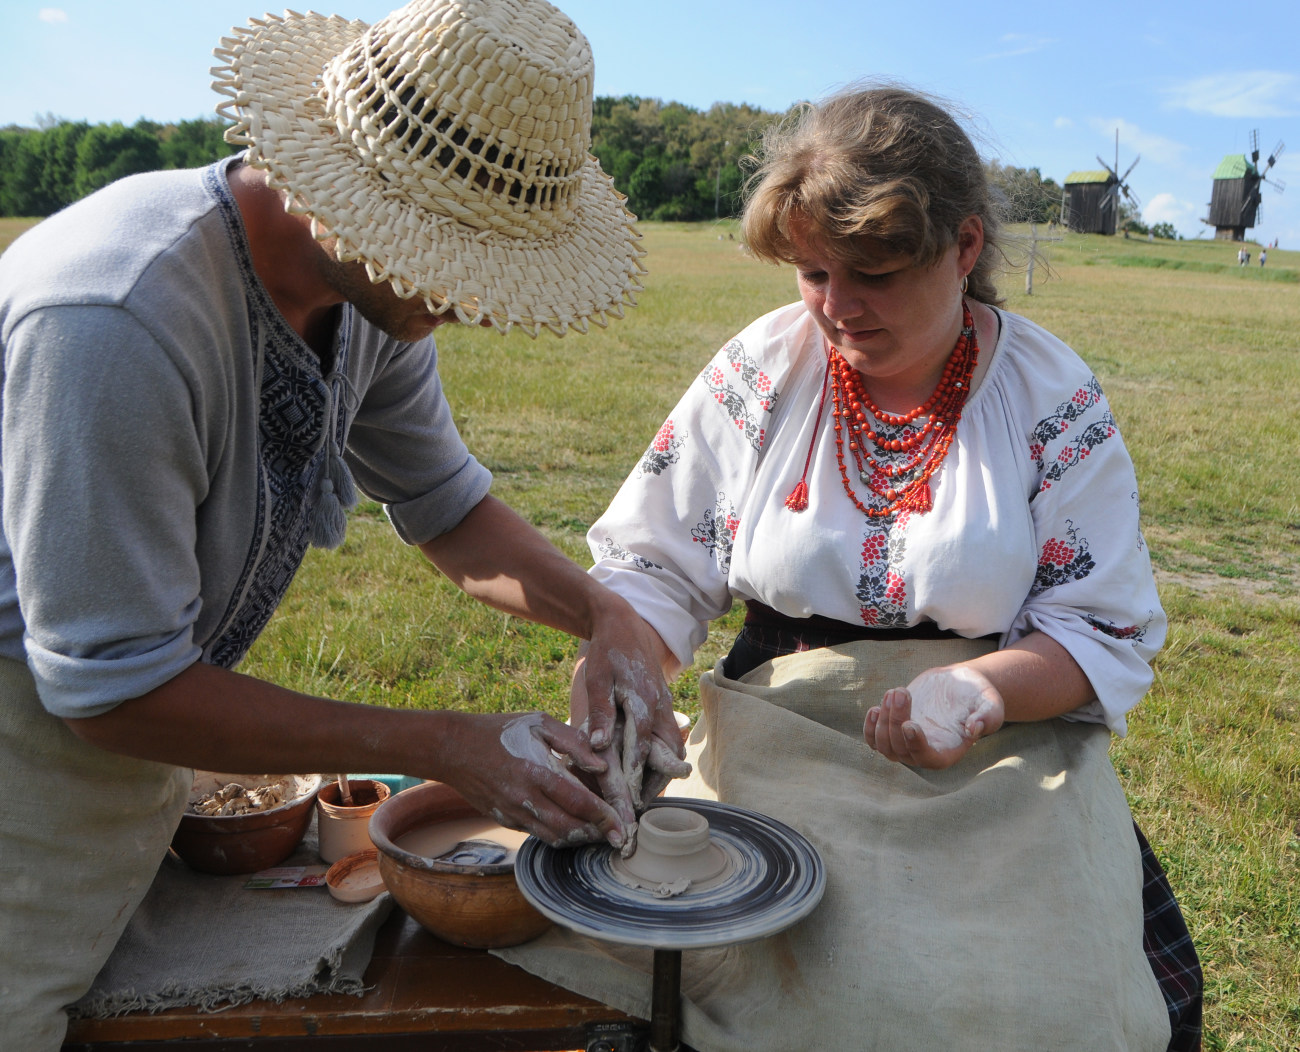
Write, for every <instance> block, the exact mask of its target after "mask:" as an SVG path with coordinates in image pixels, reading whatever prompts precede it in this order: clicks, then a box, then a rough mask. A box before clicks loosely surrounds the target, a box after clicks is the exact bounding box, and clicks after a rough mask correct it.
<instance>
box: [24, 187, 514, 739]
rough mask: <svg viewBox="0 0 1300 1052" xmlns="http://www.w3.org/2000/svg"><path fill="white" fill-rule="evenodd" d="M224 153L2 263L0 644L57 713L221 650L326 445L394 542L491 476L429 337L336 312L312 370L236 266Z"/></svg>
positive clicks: (460, 514) (240, 642) (273, 580)
mask: <svg viewBox="0 0 1300 1052" xmlns="http://www.w3.org/2000/svg"><path fill="white" fill-rule="evenodd" d="M228 164H229V162H221V163H219V164H217V165H214V166H212V167H210V168H207V169H202V170H197V171H183V172H157V173H150V174H147V175H141V176H133V177H131V178H128V179H124V180H121V181H120V182H118V183H115V184H113V185H111V186H109V187H107V188H105V189H104V190H101V191H100V192H99V193H97V194H94V195H92V196H91V197H89V198H86V199H85V200H83V201H81V202H78V203H77V204H75V205H73V206H71V207H70V208H68V209H66V210H64V211H63V212H61V213H59V214H58V215H55V216H52V217H51V218H49V219H47V220H45V221H44V222H42V223H40V224H39V225H38V226H37V227H35V228H34V229H33V230H31V231H29V232H28V233H27V234H25V235H24V236H23V237H21V238H19V239H18V240H17V241H16V242H15V243H14V244H13V245H12V246H11V247H10V248H9V249H8V251H6V252H5V253H4V255H3V256H0V351H2V352H3V368H4V373H3V384H4V387H3V431H2V432H0V458H2V469H3V471H2V474H0V487H2V490H3V516H4V517H3V523H4V534H3V538H2V539H0V656H4V657H10V658H15V659H17V660H26V661H27V663H28V665H29V666H30V668H31V670H32V673H33V675H34V676H35V678H36V682H37V687H38V689H39V691H40V696H41V699H42V702H43V703H44V705H45V706H46V708H48V709H49V710H50V711H51V712H53V713H55V714H56V715H60V716H92V715H96V714H98V713H101V712H104V711H106V710H107V709H109V708H111V707H113V706H114V705H115V704H117V703H119V702H121V701H124V700H126V699H128V698H132V697H137V696H139V695H141V694H143V693H145V692H147V691H149V690H151V689H153V688H154V687H157V686H159V685H161V684H162V683H164V682H166V681H167V680H169V679H170V678H172V677H173V676H175V675H177V674H178V673H180V672H181V671H183V670H184V669H185V668H187V667H188V666H189V665H190V664H192V663H193V662H194V661H196V660H199V659H202V660H206V661H208V662H210V663H212V664H218V665H222V666H225V667H230V666H233V665H234V664H236V663H237V662H238V661H239V659H240V658H242V657H243V655H244V653H245V652H246V651H247V649H248V647H249V646H250V645H251V644H252V642H253V640H254V639H255V638H256V636H257V634H258V633H259V632H260V631H261V630H262V628H263V627H264V626H265V624H266V622H267V620H268V619H269V618H270V616H271V614H272V613H273V612H274V609H275V607H276V605H277V604H278V603H279V601H280V600H281V598H282V597H283V595H284V592H285V590H286V589H287V588H288V585H289V582H290V581H291V580H292V578H293V575H294V573H295V572H296V570H297V568H298V565H299V563H300V562H301V559H302V555H303V553H304V551H305V549H306V546H307V538H308V534H309V530H310V526H311V520H312V517H313V514H314V512H315V509H316V503H317V501H318V499H319V497H318V494H319V484H318V483H319V478H320V473H321V472H322V471H323V470H324V465H325V461H326V458H327V456H328V453H329V447H330V444H331V437H332V439H333V441H334V442H336V443H337V444H338V445H339V446H341V447H343V448H344V449H345V459H346V461H347V463H348V465H349V466H350V467H351V469H352V473H353V475H354V477H355V479H356V481H357V484H358V486H359V488H360V489H361V490H362V492H364V493H366V494H367V495H369V496H370V497H372V498H373V499H375V500H378V501H381V502H383V503H384V504H385V506H386V510H387V512H388V514H389V517H390V519H391V521H392V522H393V524H394V526H395V528H396V529H397V532H398V534H399V535H400V536H401V537H402V539H403V540H405V541H406V542H408V543H412V544H417V543H421V542H423V541H426V540H429V539H431V538H433V537H435V536H438V535H439V534H441V533H444V532H446V531H447V530H449V529H451V528H452V527H453V526H455V525H456V524H457V523H458V522H460V521H461V519H463V518H464V516H465V515H466V514H467V513H468V512H469V510H470V509H471V508H472V507H473V506H474V505H475V504H477V503H478V502H479V501H480V500H481V499H482V498H483V497H484V496H485V495H486V493H487V491H488V488H489V486H490V484H491V476H490V474H489V473H488V471H487V469H486V468H484V467H483V466H482V465H481V464H479V463H478V462H477V461H476V460H475V459H474V458H473V456H471V455H470V453H469V451H468V450H467V449H466V447H465V445H464V443H463V442H462V441H461V438H460V436H459V434H458V433H457V431H456V428H455V425H454V423H453V421H452V416H451V410H450V407H449V406H448V404H447V401H446V399H445V397H444V395H443V391H442V386H441V383H440V381H439V378H438V373H437V358H436V350H435V347H434V344H433V341H432V340H431V339H429V340H424V341H421V342H419V343H400V342H397V341H395V340H393V339H391V338H390V337H388V336H386V335H385V334H384V333H382V332H380V331H379V330H377V329H375V328H374V327H373V326H371V325H369V324H368V323H367V322H366V321H364V320H363V319H362V318H361V317H360V316H359V315H357V314H356V313H355V312H354V311H352V309H351V308H350V307H346V306H345V307H344V309H343V311H342V314H341V321H340V324H339V329H338V333H337V337H336V345H335V357H334V370H333V372H331V373H330V374H329V375H328V376H324V377H323V376H322V375H321V371H320V365H319V362H318V360H317V358H316V357H315V355H313V354H312V352H311V351H310V350H309V349H308V347H307V346H306V345H305V344H304V343H303V342H302V341H301V340H300V339H299V338H298V336H297V335H296V334H295V333H294V332H293V330H292V329H291V328H290V327H289V326H288V324H287V323H286V322H285V320H284V319H283V317H282V316H281V315H280V313H279V312H278V311H277V310H276V308H275V306H274V305H273V303H272V302H271V299H270V296H269V295H268V294H267V292H266V290H265V289H264V288H263V286H262V284H261V282H260V281H259V280H258V278H257V276H256V274H255V273H254V272H253V268H252V264H251V259H250V256H249V253H248V246H247V241H246V238H245V235H244V231H243V225H242V221H241V219H240V216H239V211H238V208H237V207H236V205H235V201H234V198H233V196H232V195H231V193H230V189H229V185H228V183H227V181H226V169H227V167H228Z"/></svg>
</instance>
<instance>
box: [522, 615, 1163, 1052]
mask: <svg viewBox="0 0 1300 1052" xmlns="http://www.w3.org/2000/svg"><path fill="white" fill-rule="evenodd" d="M987 649H988V647H987V645H986V644H982V643H978V642H971V641H966V640H951V641H949V640H945V641H939V642H933V641H925V642H921V641H913V640H900V641H890V642H860V643H848V644H842V645H840V646H836V647H830V648H825V649H820V650H814V651H808V652H806V653H802V654H792V655H789V656H788V657H783V658H778V659H777V660H775V661H772V662H768V663H767V664H765V665H762V666H760V667H759V668H757V669H754V670H753V671H752V672H750V673H749V674H748V675H747V676H746V677H744V679H743V680H742V681H734V680H728V679H727V678H726V677H725V676H724V675H723V674H722V671H721V667H720V666H719V668H717V669H714V670H713V671H712V672H710V673H706V674H705V675H704V676H703V677H702V678H701V682H700V698H701V703H702V708H703V715H702V717H701V720H700V722H699V725H698V726H697V727H696V728H695V730H694V731H693V733H692V735H691V743H690V750H689V752H690V759H691V760H692V762H693V763H694V764H695V768H696V771H695V774H693V775H692V776H691V778H689V779H687V780H685V782H675V783H673V785H672V786H671V787H670V788H669V795H673V796H696V797H707V798H716V799H720V800H722V801H724V802H727V803H732V804H737V805H740V806H743V807H748V808H752V809H753V810H756V811H759V812H762V813H764V814H768V815H771V816H772V817H774V818H777V819H779V820H781V821H783V822H785V823H787V824H788V825H790V826H792V827H794V828H795V829H798V830H799V831H800V832H801V833H803V834H804V835H805V836H806V837H808V838H809V840H811V841H812V843H813V844H814V845H815V846H816V847H817V849H818V851H819V852H820V854H821V856H822V858H823V860H824V861H825V863H826V870H827V887H826V894H825V897H824V898H823V900H822V902H821V904H820V905H819V906H818V907H817V909H816V910H814V911H813V913H812V914H811V915H810V916H809V917H808V918H807V919H805V920H804V921H802V922H801V923H800V924H798V925H797V926H796V927H794V928H791V929H789V930H788V931H786V932H783V933H780V934H778V935H774V936H772V937H770V938H766V939H760V940H757V941H755V942H751V943H747V944H743V945H738V946H729V947H723V948H720V949H716V950H688V951H685V952H684V953H683V954H682V993H683V1002H682V1036H683V1040H684V1041H685V1042H686V1043H687V1044H689V1045H690V1046H692V1047H693V1048H695V1049H698V1050H700V1052H762V1050H771V1052H789V1050H792V1049H800V1048H807V1047H818V1048H835V1049H880V1050H889V1052H897V1050H899V1049H907V1050H909V1052H930V1050H933V1052H939V1050H943V1052H950V1050H953V1049H961V1050H963V1052H978V1050H989V1052H1014V1050H1025V1052H1031V1050H1032V1052H1044V1050H1048V1049H1054V1050H1064V1049H1077V1050H1080V1052H1084V1050H1087V1052H1102V1050H1109V1049H1114V1050H1130V1049H1131V1050H1141V1052H1162V1050H1163V1049H1164V1048H1165V1047H1166V1045H1167V1044H1168V1041H1169V1017H1168V1014H1167V1012H1166V1009H1165V1004H1164V999H1163V997H1162V996H1161V993H1160V990H1159V987H1158V986H1157V984H1156V981H1155V978H1154V976H1153V975H1152V972H1151V968H1150V966H1149V965H1148V963H1147V960H1146V956H1145V954H1144V953H1143V949H1142V923H1143V918H1142V869H1141V859H1140V855H1139V850H1138V845H1137V841H1136V838H1135V836H1134V833H1133V824H1132V817H1131V815H1130V812H1129V808H1128V805H1127V802H1126V801H1125V798H1124V793H1123V791H1122V790H1121V788H1120V785H1119V781H1118V779H1117V778H1116V776H1115V772H1114V769H1113V768H1112V767H1111V764H1110V760H1109V757H1108V755H1107V750H1108V747H1109V740H1110V735H1109V732H1108V731H1107V730H1106V728H1105V727H1102V726H1098V725H1094V724H1082V723H1070V722H1066V721H1064V720H1051V721H1047V722H1044V723H1034V724H1013V725H1009V726H1007V727H1006V728H1004V729H1003V730H1001V731H999V732H998V733H997V734H994V735H991V736H990V737H989V738H986V739H984V740H983V741H981V742H978V743H977V744H976V745H975V746H974V747H973V748H972V750H971V751H970V753H969V754H968V755H967V756H966V757H965V758H964V759H963V760H962V762H961V763H959V764H957V765H956V766H954V767H953V768H951V769H949V770H946V771H938V772H932V771H920V770H916V769H913V768H910V767H906V766H904V765H902V764H896V763H891V762H889V761H887V760H884V759H882V758H881V757H880V756H879V755H877V754H876V753H874V752H873V751H872V750H871V749H869V748H868V747H867V746H866V744H865V743H864V742H863V740H862V735H861V726H862V717H863V714H864V713H865V711H866V709H867V708H868V707H869V706H870V705H872V704H875V702H876V701H878V700H879V698H880V696H881V695H882V694H883V693H884V691H885V689H887V688H888V687H892V686H899V685H903V684H906V683H908V682H909V681H910V680H911V679H912V678H913V677H914V676H915V675H916V674H917V673H918V672H920V671H922V670H923V669H926V668H930V667H933V666H935V665H941V664H947V663H951V662H953V661H959V660H963V659H966V658H969V657H973V656H974V655H975V654H976V653H979V652H982V651H984V650H987ZM497 952H498V954H499V956H501V957H504V958H505V959H506V960H510V961H513V962H515V963H517V964H520V965H522V966H523V967H524V968H527V969H528V970H529V971H532V972H535V973H537V974H539V975H541V976H543V977H545V978H547V979H549V980H551V981H553V982H556V983H559V984H560V985H563V986H566V987H568V988H570V989H572V990H576V991H578V992H579V993H582V994H584V995H586V996H589V997H594V998H596V999H598V1000H601V1001H603V1002H605V1003H607V1004H610V1005H612V1006H614V1007H616V1008H618V1009H620V1010H622V1011H626V1012H630V1013H632V1014H635V1015H638V1016H641V1017H643V1018H648V1016H649V1012H650V988H651V980H650V961H651V954H650V951H647V950H638V949H633V948H627V947H619V946H615V945H613V944H608V943H600V942H596V941H593V940H589V939H586V938H583V937H580V936H576V935H573V934H571V933H569V932H567V931H563V930H560V929H553V930H552V931H550V932H548V933H547V934H546V935H544V936H542V938H540V939H538V940H536V941H534V942H532V943H529V944H527V945H525V946H521V947H516V948H513V949H509V950H501V951H497Z"/></svg>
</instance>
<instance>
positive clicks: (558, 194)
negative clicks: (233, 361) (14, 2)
mask: <svg viewBox="0 0 1300 1052" xmlns="http://www.w3.org/2000/svg"><path fill="white" fill-rule="evenodd" d="M232 32H233V36H231V37H226V38H223V39H222V41H221V47H219V48H217V49H216V51H215V52H214V54H215V55H216V56H217V58H219V59H221V60H223V61H224V62H225V63H226V65H223V66H217V67H215V68H213V70H212V74H213V76H214V77H215V78H216V80H215V81H214V83H213V87H214V88H215V89H216V90H217V91H218V92H219V93H221V94H222V95H224V96H226V98H225V99H224V100H223V101H222V102H221V103H220V105H218V107H217V110H218V112H219V113H222V114H223V115H224V116H226V117H228V118H230V119H231V120H233V121H234V122H235V124H234V126H233V127H232V128H230V129H228V131H227V133H226V139H227V140H228V141H229V142H231V143H234V144H242V145H246V146H247V147H248V154H247V159H248V162H249V163H250V164H252V165H254V166H256V167H258V168H262V169H265V170H266V171H267V172H268V173H269V180H270V183H271V185H272V186H274V187H276V188H278V189H281V190H283V191H285V192H287V194H288V195H289V198H290V205H289V208H290V211H292V212H296V213H301V214H305V215H309V216H311V217H312V219H313V223H312V231H313V233H314V234H315V235H316V236H317V237H318V238H320V239H322V240H324V239H325V238H328V237H330V236H331V235H332V236H334V237H337V238H338V255H339V258H340V259H341V260H343V261H345V262H346V261H349V260H360V261H362V262H363V263H365V265H366V270H367V271H368V273H369V275H370V279H371V280H372V281H375V282H381V281H388V282H390V283H391V284H392V286H393V288H394V289H395V290H396V291H397V292H398V294H399V295H402V296H405V297H413V296H420V297H422V298H424V299H425V301H426V302H427V303H428V305H429V309H430V310H431V311H433V312H434V313H442V312H444V311H448V310H453V311H455V313H456V316H457V317H458V318H459V319H460V320H461V321H463V322H466V323H469V324H477V323H479V322H481V321H483V320H484V319H487V320H490V321H491V323H492V324H493V325H494V326H496V328H498V329H499V330H501V331H502V332H507V331H509V330H510V329H511V328H512V327H513V326H518V327H520V328H522V329H524V330H525V331H527V332H529V333H530V334H532V335H536V334H537V333H538V332H539V331H540V330H541V329H542V328H547V329H550V330H551V331H553V332H555V333H557V334H559V335H561V336H562V335H564V333H565V332H566V331H567V329H568V328H569V327H570V326H571V327H573V328H575V329H577V330H579V331H580V332H586V331H587V321H588V319H590V320H592V321H595V322H596V323H597V324H600V325H604V324H606V323H607V321H608V317H607V316H609V315H613V316H615V317H622V316H623V306H624V304H628V305H635V303H636V300H635V296H634V294H635V293H636V292H638V291H640V289H641V285H640V283H639V281H638V277H639V275H640V274H642V273H644V272H645V268H644V266H642V264H641V257H642V256H643V255H644V254H645V253H644V250H643V249H641V248H640V246H639V245H638V244H637V242H638V241H639V239H640V235H639V234H638V233H637V232H636V229H635V226H634V223H635V217H634V216H633V215H632V214H631V213H630V212H628V211H627V209H626V208H625V207H624V205H623V202H624V201H625V200H626V199H625V198H624V197H623V195H622V194H620V193H619V192H618V191H617V190H615V189H614V185H613V182H612V181H611V180H610V178H609V176H607V175H606V174H605V173H604V172H603V171H601V169H600V166H599V164H598V163H597V161H596V159H595V158H594V157H592V156H591V154H590V152H589V149H590V146H591V105H592V80H593V66H592V58H591V48H590V46H589V45H588V43H587V39H586V38H585V37H584V36H583V35H582V33H581V32H579V30H578V28H577V26H575V25H574V24H573V23H572V22H571V21H570V20H569V19H568V18H567V17H566V16H565V15H564V14H563V13H561V12H560V11H558V10H557V9H556V8H554V7H552V6H551V5H550V4H549V3H546V2H545V0H414V2H413V3H409V4H407V5H406V6H405V7H403V8H401V9H400V10H397V11H395V12H393V13H392V14H390V15H389V16H388V17H387V18H385V19H383V20H382V21H380V22H376V23H375V24H374V25H373V26H367V25H365V23H363V22H349V21H346V20H344V19H342V18H339V17H337V16H331V17H325V16H323V15H317V14H313V13H308V14H305V15H300V14H296V13H294V12H292V11H289V12H286V13H285V15H284V17H283V18H281V17H277V16H274V15H267V16H266V17H265V18H261V19H252V20H250V24H249V25H248V26H247V27H240V28H236V29H234V30H233V31H232Z"/></svg>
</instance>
